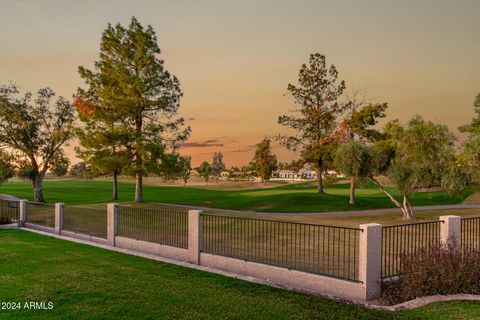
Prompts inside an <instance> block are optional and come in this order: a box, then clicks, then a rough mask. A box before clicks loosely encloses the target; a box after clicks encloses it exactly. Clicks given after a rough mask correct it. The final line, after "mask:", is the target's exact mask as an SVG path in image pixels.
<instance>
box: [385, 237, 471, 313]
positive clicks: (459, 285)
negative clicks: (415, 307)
mask: <svg viewBox="0 0 480 320" xmlns="http://www.w3.org/2000/svg"><path fill="white" fill-rule="evenodd" d="M402 260H403V267H404V273H403V274H402V275H400V276H399V278H398V279H396V280H394V279H392V281H390V282H388V283H385V284H382V298H383V299H385V300H386V301H387V302H388V303H389V304H396V303H401V302H404V301H407V300H412V299H415V298H419V297H422V296H429V295H437V294H441V295H447V294H458V293H468V294H479V293H480V250H472V251H469V252H462V251H461V250H459V249H457V248H456V246H455V244H454V243H453V244H450V245H442V244H439V245H437V246H433V247H429V248H428V249H427V248H426V249H422V250H420V251H418V252H417V253H415V254H411V255H408V256H404V257H403V259H402Z"/></svg>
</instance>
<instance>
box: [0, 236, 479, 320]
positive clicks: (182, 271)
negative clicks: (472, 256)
mask: <svg viewBox="0 0 480 320" xmlns="http://www.w3.org/2000/svg"><path fill="white" fill-rule="evenodd" d="M0 244H1V245H0V302H6V301H17V302H25V301H38V302H40V301H45V302H48V301H51V302H53V303H54V307H53V309H52V310H20V311H18V310H17V311H12V310H0V319H67V318H68V319H425V318H428V319H473V318H480V303H478V302H454V303H441V304H434V305H431V306H428V307H424V308H421V309H418V310H415V311H409V312H401V313H388V312H380V311H372V310H367V309H364V308H363V307H360V306H355V305H348V304H344V303H340V302H335V301H331V300H328V299H325V298H321V297H315V296H307V295H302V294H297V293H292V292H287V291H283V290H280V289H274V288H271V287H268V286H263V285H257V284H253V283H249V282H244V281H241V280H236V279H231V278H227V277H223V276H219V275H215V274H210V273H206V272H201V271H197V270H192V269H188V268H183V267H178V266H174V265H169V264H165V263H161V262H156V261H151V260H147V259H143V258H139V257H133V256H128V255H124V254H119V253H115V252H111V251H107V250H103V249H98V248H93V247H89V246H86V245H79V244H75V243H71V242H68V241H62V240H58V239H54V238H50V237H45V236H41V235H37V234H33V233H30V232H26V231H20V230H0Z"/></svg>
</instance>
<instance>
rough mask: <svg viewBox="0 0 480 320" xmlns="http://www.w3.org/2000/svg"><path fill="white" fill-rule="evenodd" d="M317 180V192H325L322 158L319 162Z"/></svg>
mask: <svg viewBox="0 0 480 320" xmlns="http://www.w3.org/2000/svg"><path fill="white" fill-rule="evenodd" d="M317 181H318V186H317V192H318V193H323V161H322V160H318V162H317Z"/></svg>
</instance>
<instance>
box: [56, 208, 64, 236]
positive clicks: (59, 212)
mask: <svg viewBox="0 0 480 320" xmlns="http://www.w3.org/2000/svg"><path fill="white" fill-rule="evenodd" d="M64 207H65V204H64V203H55V233H56V234H60V233H61V231H62V230H63V208H64Z"/></svg>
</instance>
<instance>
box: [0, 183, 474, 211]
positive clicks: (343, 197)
mask: <svg viewBox="0 0 480 320" xmlns="http://www.w3.org/2000/svg"><path fill="white" fill-rule="evenodd" d="M348 188H349V186H348V185H345V184H344V185H329V186H327V188H326V189H325V192H326V193H325V194H317V193H316V190H315V187H312V186H308V185H306V184H293V185H285V186H279V187H275V188H270V189H248V190H212V189H203V188H200V187H173V186H172V187H165V186H163V187H161V186H149V185H145V186H144V198H145V201H147V202H165V203H175V204H186V205H197V206H205V207H214V208H223V209H237V210H255V211H265V212H321V211H337V210H362V209H373V208H389V207H394V205H393V203H392V202H391V201H390V200H389V199H388V198H387V197H386V196H385V195H384V194H383V193H381V192H380V191H379V190H378V189H377V188H375V187H374V186H373V185H367V186H364V187H359V188H358V190H357V197H358V205H355V206H351V205H349V204H348V192H349V191H348ZM119 189H120V193H119V194H120V200H119V201H133V195H134V184H133V183H128V182H123V183H120V185H119ZM0 194H12V195H15V196H17V197H20V198H26V199H30V200H31V199H32V188H31V185H30V184H29V183H27V182H8V183H5V184H2V185H0ZM44 194H45V199H46V200H47V201H48V202H52V203H53V202H64V203H66V204H91V203H106V202H111V183H110V182H108V181H95V180H60V181H49V180H47V181H45V182H44ZM467 195H468V194H464V195H462V196H459V197H446V196H445V193H444V192H442V191H437V192H426V193H417V194H415V195H414V196H413V197H412V199H411V200H412V203H413V205H430V204H435V205H440V204H449V203H460V202H462V201H463V200H464V199H465V198H466V196H467Z"/></svg>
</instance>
